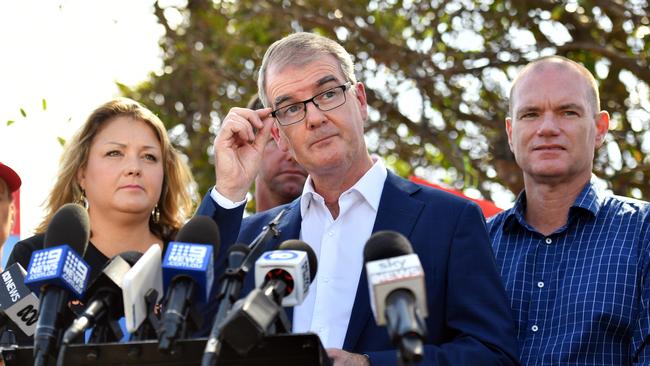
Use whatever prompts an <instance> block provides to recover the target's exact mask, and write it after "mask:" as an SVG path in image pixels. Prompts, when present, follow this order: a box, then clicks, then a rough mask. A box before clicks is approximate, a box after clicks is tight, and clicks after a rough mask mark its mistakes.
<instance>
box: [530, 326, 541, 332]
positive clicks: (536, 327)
mask: <svg viewBox="0 0 650 366" xmlns="http://www.w3.org/2000/svg"><path fill="white" fill-rule="evenodd" d="M530 330H532V331H533V332H537V331H538V330H539V327H538V326H537V325H533V326H532V327H530Z"/></svg>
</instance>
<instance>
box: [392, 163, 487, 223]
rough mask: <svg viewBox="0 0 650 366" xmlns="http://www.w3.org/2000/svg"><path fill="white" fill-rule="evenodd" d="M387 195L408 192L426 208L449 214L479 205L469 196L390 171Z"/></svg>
mask: <svg viewBox="0 0 650 366" xmlns="http://www.w3.org/2000/svg"><path fill="white" fill-rule="evenodd" d="M384 189H385V190H386V191H385V192H384V193H385V194H386V196H394V195H399V194H401V193H406V194H407V195H408V196H409V197H410V198H412V199H414V200H417V201H420V202H421V203H422V204H423V205H424V206H425V208H427V209H433V210H436V211H440V212H442V211H444V212H445V213H446V214H448V215H452V216H453V215H458V214H460V213H462V212H463V211H465V210H467V209H470V210H477V211H480V209H479V207H478V205H477V204H476V203H474V202H472V201H470V200H469V199H467V198H464V197H461V196H457V195H455V194H452V193H449V192H446V191H444V190H442V189H438V188H434V187H429V186H425V185H421V184H418V183H415V182H411V181H409V180H407V179H404V178H402V177H399V176H397V175H395V174H393V173H389V174H388V177H387V178H386V184H385V186H384Z"/></svg>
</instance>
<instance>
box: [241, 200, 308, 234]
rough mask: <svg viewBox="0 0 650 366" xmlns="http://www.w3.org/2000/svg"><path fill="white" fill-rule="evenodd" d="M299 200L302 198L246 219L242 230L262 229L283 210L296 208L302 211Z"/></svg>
mask: <svg viewBox="0 0 650 366" xmlns="http://www.w3.org/2000/svg"><path fill="white" fill-rule="evenodd" d="M299 199H300V198H298V199H296V200H295V201H293V202H290V203H287V204H284V205H281V206H277V207H273V208H271V209H268V210H266V211H262V212H258V213H255V214H252V215H250V216H248V217H245V218H244V219H243V221H242V228H253V227H260V228H261V227H263V226H264V225H266V224H268V223H269V221H271V220H272V219H273V218H275V217H276V216H277V215H278V214H279V213H280V211H282V210H283V209H284V210H291V209H293V208H294V207H295V208H297V209H300V205H299V204H297V203H298V202H299Z"/></svg>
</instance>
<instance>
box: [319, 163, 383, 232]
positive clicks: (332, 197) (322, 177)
mask: <svg viewBox="0 0 650 366" xmlns="http://www.w3.org/2000/svg"><path fill="white" fill-rule="evenodd" d="M372 164H373V161H372V159H371V158H370V155H368V154H367V153H366V154H365V155H364V158H363V159H362V160H361V161H358V162H355V165H354V166H353V167H351V168H349V169H348V170H347V171H346V172H344V173H343V174H341V173H340V172H336V173H333V174H312V173H311V172H310V176H311V178H312V184H313V185H314V190H315V191H316V192H317V193H318V194H320V195H321V196H322V197H323V199H324V200H325V205H326V206H327V208H328V209H329V211H330V213H331V215H332V217H333V218H334V219H336V218H337V217H338V216H339V212H340V208H339V198H340V197H341V194H342V193H343V192H345V191H347V190H348V189H350V188H351V187H352V186H354V185H355V184H356V183H357V182H358V181H359V179H361V178H362V177H363V175H364V174H366V173H367V172H368V170H370V168H372Z"/></svg>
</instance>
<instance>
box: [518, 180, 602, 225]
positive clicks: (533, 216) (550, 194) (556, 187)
mask: <svg viewBox="0 0 650 366" xmlns="http://www.w3.org/2000/svg"><path fill="white" fill-rule="evenodd" d="M588 182H589V179H580V180H574V181H572V182H568V183H562V184H546V183H536V182H532V180H531V179H527V177H526V176H524V185H525V187H526V213H525V217H526V222H527V223H528V224H529V225H531V226H532V227H533V228H535V230H537V231H538V232H539V233H541V234H542V235H550V234H552V233H554V232H555V231H556V230H557V229H559V228H560V227H562V226H564V225H566V223H567V220H568V218H569V209H570V208H571V205H573V203H574V202H575V200H576V198H577V197H578V195H579V194H580V192H581V191H582V189H583V188H584V186H585V184H587V183H588Z"/></svg>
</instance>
